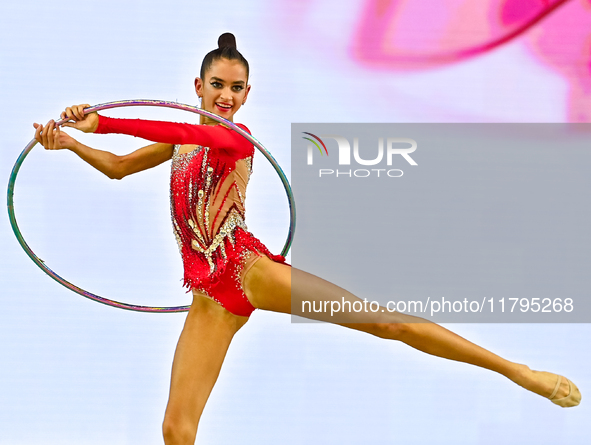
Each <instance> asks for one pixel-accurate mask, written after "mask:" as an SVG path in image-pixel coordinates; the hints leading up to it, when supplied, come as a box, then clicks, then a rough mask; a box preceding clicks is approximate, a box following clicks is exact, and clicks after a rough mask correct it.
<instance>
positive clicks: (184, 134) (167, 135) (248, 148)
mask: <svg viewBox="0 0 591 445" xmlns="http://www.w3.org/2000/svg"><path fill="white" fill-rule="evenodd" d="M238 126H239V127H240V128H241V129H242V130H244V131H246V132H248V133H250V132H249V131H248V128H246V127H245V126H244V125H242V124H238ZM91 131H94V132H95V133H99V134H106V133H122V134H128V135H131V136H136V137H140V138H143V139H147V140H149V141H153V142H163V143H169V144H196V145H202V146H204V147H209V148H210V149H213V150H222V151H225V152H226V153H228V154H230V155H231V156H236V157H237V158H243V157H246V156H251V155H252V153H253V150H254V148H253V145H252V143H250V142H249V141H248V140H246V139H245V138H244V137H242V136H241V135H239V134H238V133H237V132H235V131H232V130H230V129H229V128H227V127H225V126H224V125H215V126H212V125H194V124H186V123H177V122H164V121H152V120H144V119H115V118H111V117H106V116H98V123H97V124H96V126H95V127H94V128H93V129H91Z"/></svg>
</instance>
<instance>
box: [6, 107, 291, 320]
mask: <svg viewBox="0 0 591 445" xmlns="http://www.w3.org/2000/svg"><path fill="white" fill-rule="evenodd" d="M135 106H150V107H166V108H176V109H177V110H184V111H189V112H191V113H196V114H199V115H201V116H206V117H208V118H210V119H213V120H214V121H216V122H219V123H221V124H224V125H226V126H228V127H229V128H230V129H231V130H233V131H235V132H236V133H238V134H239V135H241V136H242V137H244V138H246V139H247V140H248V141H249V142H251V143H252V144H253V145H254V146H255V147H256V148H258V149H259V151H260V152H261V153H262V154H263V155H264V156H265V157H266V158H267V159H268V160H269V162H270V163H271V165H273V167H274V168H275V171H276V172H277V174H278V175H279V177H280V178H281V182H282V183H283V187H284V188H285V192H286V194H287V199H288V201H289V217H290V222H289V232H288V234H287V240H286V241H285V245H284V246H283V250H282V251H281V255H283V256H285V255H286V254H287V252H288V251H289V248H290V247H291V242H292V240H293V234H294V232H295V222H296V212H295V202H294V198H293V193H292V191H291V187H290V185H289V182H288V181H287V177H286V176H285V173H283V170H282V169H281V167H280V166H279V164H278V163H277V161H276V160H275V158H274V157H273V156H272V155H271V153H269V151H268V150H267V149H266V148H265V147H264V146H263V145H262V144H261V143H260V142H259V141H258V140H257V139H255V138H254V137H253V136H251V135H250V134H248V133H247V132H246V131H244V130H243V129H242V128H240V127H239V126H238V125H236V124H234V123H233V122H230V121H229V120H226V119H224V118H223V117H220V116H218V115H217V114H214V113H210V112H209V111H205V110H202V109H201V108H197V107H194V106H192V105H186V104H180V103H177V102H168V101H164V100H144V99H140V100H121V101H115V102H107V103H104V104H99V105H94V106H92V107H89V108H86V109H85V110H84V114H88V113H93V112H96V111H101V110H108V109H110V108H120V107H135ZM67 120H68V119H62V120H60V121H57V122H56V125H62V124H63V123H65V122H66V121H67ZM36 144H37V141H36V140H35V138H33V140H31V142H29V143H28V144H27V146H26V147H25V149H24V150H23V151H22V153H21V154H20V156H19V157H18V159H17V160H16V162H15V164H14V167H13V168H12V173H11V174H10V179H9V181H8V193H7V195H8V199H7V201H8V202H7V204H8V216H9V218H10V225H11V226H12V231H13V232H14V234H15V236H16V239H17V240H18V242H19V244H20V245H21V247H22V248H23V249H24V251H25V253H26V254H27V255H28V256H29V258H31V260H33V262H34V263H35V264H36V265H37V266H39V267H40V268H41V270H43V272H45V273H46V274H47V275H49V276H50V277H51V278H53V279H54V280H55V281H57V282H58V283H60V284H62V285H63V286H65V287H67V288H68V289H70V290H71V291H74V292H76V293H77V294H79V295H82V296H83V297H86V298H89V299H91V300H94V301H96V302H99V303H102V304H106V305H107V306H113V307H117V308H120V309H126V310H129V311H136V312H186V311H188V310H189V306H170V307H156V306H138V305H133V304H128V303H123V302H120V301H114V300H109V299H108V298H105V297H101V296H98V295H95V294H93V293H91V292H88V291H86V290H84V289H82V288H80V287H78V286H76V285H74V284H72V283H70V282H69V281H67V280H65V279H64V278H62V277H60V276H59V275H58V274H57V273H55V272H54V271H53V270H51V269H50V268H49V267H48V266H47V265H46V264H45V262H44V261H43V260H42V259H40V258H39V257H38V256H37V255H35V253H34V252H33V251H32V250H31V248H30V247H29V246H28V244H27V243H26V241H25V239H24V237H23V235H22V233H21V231H20V230H19V227H18V224H17V222H16V216H15V214H14V184H15V182H16V177H17V175H18V172H19V170H20V168H21V165H22V164H23V162H24V160H25V158H26V157H27V155H28V154H29V153H30V151H31V150H32V149H33V147H34V146H35V145H36Z"/></svg>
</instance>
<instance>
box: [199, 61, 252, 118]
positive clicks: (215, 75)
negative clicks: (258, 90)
mask: <svg viewBox="0 0 591 445" xmlns="http://www.w3.org/2000/svg"><path fill="white" fill-rule="evenodd" d="M195 91H196V92H197V95H198V96H199V97H201V98H202V102H201V106H202V108H203V109H204V110H206V111H211V112H212V113H215V114H218V115H220V116H221V117H223V118H226V119H228V120H229V121H232V122H233V121H234V119H233V118H234V114H235V113H236V112H237V111H238V110H239V109H240V107H241V106H242V105H244V103H245V102H246V98H247V96H248V92H249V91H250V85H248V76H247V75H246V67H245V66H244V65H243V64H242V63H241V62H239V61H238V60H228V59H218V60H215V61H214V62H213V63H212V64H211V67H210V68H209V70H207V71H206V72H205V79H201V78H199V77H198V78H197V79H195ZM201 123H202V124H210V125H211V124H217V122H215V121H212V120H211V119H209V118H205V117H204V116H201Z"/></svg>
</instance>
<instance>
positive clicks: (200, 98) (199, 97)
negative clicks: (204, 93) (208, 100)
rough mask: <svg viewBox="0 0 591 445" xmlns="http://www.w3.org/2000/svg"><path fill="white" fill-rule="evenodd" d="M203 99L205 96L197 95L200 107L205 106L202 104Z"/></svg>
mask: <svg viewBox="0 0 591 445" xmlns="http://www.w3.org/2000/svg"><path fill="white" fill-rule="evenodd" d="M202 99H203V98H202V97H201V96H197V102H198V105H199V108H203V106H202V105H201V102H202Z"/></svg>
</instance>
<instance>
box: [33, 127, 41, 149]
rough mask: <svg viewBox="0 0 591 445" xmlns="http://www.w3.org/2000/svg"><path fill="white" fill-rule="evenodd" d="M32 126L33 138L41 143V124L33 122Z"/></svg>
mask: <svg viewBox="0 0 591 445" xmlns="http://www.w3.org/2000/svg"><path fill="white" fill-rule="evenodd" d="M33 127H35V140H36V141H37V142H39V143H40V144H42V145H43V141H42V139H41V131H43V125H41V124H38V123H34V124H33Z"/></svg>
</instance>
